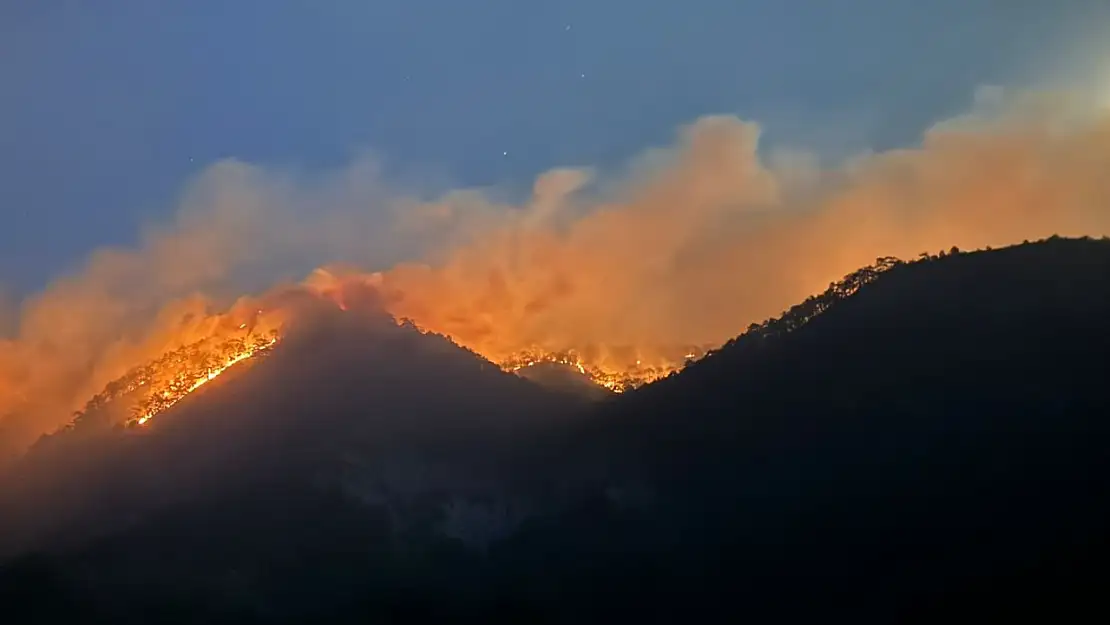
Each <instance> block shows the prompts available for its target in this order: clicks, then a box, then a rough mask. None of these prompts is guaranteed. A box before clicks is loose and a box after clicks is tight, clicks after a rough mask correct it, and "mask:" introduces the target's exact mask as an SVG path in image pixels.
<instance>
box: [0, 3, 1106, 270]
mask: <svg viewBox="0 0 1110 625" xmlns="http://www.w3.org/2000/svg"><path fill="white" fill-rule="evenodd" d="M1099 5H1105V3H1104V2H1101V0H1058V1H1056V2H1041V1H1033V0H1017V1H1005V2H1003V1H1001V0H931V1H930V2H919V1H917V0H842V1H838V2H828V1H827V0H690V1H686V2H663V1H658V0H588V1H587V0H563V1H561V2H554V3H536V2H521V1H519V0H474V1H470V2H458V1H456V0H408V1H405V2H400V1H394V2H378V1H375V2H366V1H363V0H329V1H328V2H294V1H286V0H239V1H236V2H225V1H223V0H189V1H188V2H185V1H182V2H158V3H151V2H145V1H142V0H109V1H107V2H71V1H67V0H45V1H43V2H22V1H13V2H3V3H0V210H2V214H3V217H4V223H3V227H2V228H0V284H6V285H7V287H8V289H9V291H11V290H15V291H23V292H25V291H27V290H34V289H37V288H38V287H41V285H42V284H43V283H44V282H45V281H47V280H48V279H49V278H50V277H52V276H54V275H56V274H57V273H58V272H59V271H60V270H62V269H63V268H69V267H72V266H74V265H76V264H78V263H79V262H80V261H81V260H82V259H83V258H84V256H85V255H86V254H87V253H88V252H89V251H91V250H92V249H94V248H96V247H99V246H101V245H105V244H126V243H132V242H134V241H135V239H136V233H137V231H138V227H139V225H140V224H141V223H143V222H147V221H152V220H157V219H160V218H165V217H167V216H168V215H169V214H171V213H172V211H173V210H174V208H175V206H176V203H177V202H176V198H177V195H178V193H179V192H180V190H181V188H182V186H183V185H184V183H185V181H186V180H187V179H188V178H189V177H190V176H192V175H194V174H196V173H197V172H198V171H200V170H202V169H203V168H204V167H206V166H207V165H209V164H211V163H212V162H214V161H216V160H219V159H223V158H227V157H235V158H239V159H242V160H245V161H248V162H251V163H255V164H261V165H266V166H281V167H290V168H296V169H298V170H302V171H310V172H311V171H318V170H322V169H323V170H326V169H330V168H334V167H337V166H340V165H342V164H344V163H345V162H347V161H348V160H349V159H350V158H351V157H352V155H354V154H357V153H361V152H362V151H364V150H367V149H373V150H375V151H378V152H379V153H380V154H382V155H383V156H384V157H385V158H386V163H387V165H388V166H389V167H390V168H391V170H393V171H396V172H402V173H405V174H407V175H406V176H405V178H406V180H409V181H416V182H417V183H418V185H420V186H427V185H433V184H435V185H439V186H448V185H450V186H470V185H475V184H479V185H486V184H490V183H502V184H507V185H516V186H525V185H527V184H529V183H530V180H531V178H532V177H533V176H534V175H535V174H536V173H537V172H540V171H543V170H546V169H548V168H550V167H552V166H556V165H567V164H570V165H578V164H589V165H612V164H613V163H615V162H619V161H621V160H623V159H625V158H627V157H629V156H631V155H633V154H635V153H636V152H638V151H639V150H640V149H642V148H643V147H644V146H646V145H649V144H657V143H660V142H664V141H666V140H668V137H669V136H670V133H671V131H672V129H673V128H674V127H675V126H677V125H679V124H682V123H686V122H689V121H691V120H692V119H694V118H696V117H697V116H699V115H703V114H706V113H738V114H740V115H741V116H742V117H744V118H746V119H756V120H759V121H760V122H761V123H762V124H763V125H764V128H765V135H766V138H767V139H768V140H769V141H773V142H774V141H777V142H785V143H791V144H796V145H803V146H805V147H809V148H814V147H816V148H820V149H822V150H826V151H833V152H844V151H854V150H859V149H863V148H865V147H889V146H890V145H893V144H899V143H904V142H907V141H912V140H914V139H915V137H916V136H917V134H918V133H919V132H920V131H921V129H922V128H923V127H924V126H926V125H927V124H928V123H930V122H932V121H933V120H935V119H938V118H941V117H945V116H948V115H949V114H951V113H953V112H956V111H959V110H961V109H962V108H963V107H964V106H965V105H966V102H967V99H968V97H969V94H970V93H971V91H972V89H973V88H974V87H975V86H977V85H979V84H982V83H990V84H998V83H1012V82H1014V81H1022V80H1024V79H1026V78H1030V77H1033V78H1036V76H1034V74H1035V73H1036V72H1039V71H1043V70H1045V63H1046V62H1048V63H1052V62H1055V61H1056V60H1057V57H1058V54H1057V52H1060V51H1062V50H1063V51H1069V52H1070V50H1069V49H1068V46H1069V42H1071V41H1074V40H1076V39H1087V40H1091V39H1097V38H1098V36H1099V33H1098V29H1095V28H1091V25H1092V24H1097V23H1098V20H1097V19H1095V15H1096V12H1097V8H1098V6H1099ZM1102 13H1103V14H1105V13H1106V11H1105V10H1103V11H1102ZM1103 34H1105V33H1103ZM505 152H508V154H507V155H505V154H504V153H505ZM395 178H396V177H395Z"/></svg>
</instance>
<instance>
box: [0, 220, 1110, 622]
mask: <svg viewBox="0 0 1110 625" xmlns="http://www.w3.org/2000/svg"><path fill="white" fill-rule="evenodd" d="M1108 320H1110V242H1108V241H1105V240H1098V241H1096V240H1065V239H1058V238H1053V239H1050V240H1047V241H1042V242H1037V243H1029V244H1024V245H1018V246H1014V247H1010V248H1006V249H1001V250H992V251H982V252H971V253H965V252H959V251H958V250H948V251H946V252H944V253H943V254H938V255H933V256H927V257H926V258H923V259H919V260H916V261H914V262H903V261H899V260H897V259H878V260H877V261H876V264H875V265H874V266H872V267H866V268H861V269H860V270H859V271H857V272H854V273H853V274H852V275H850V276H847V277H846V278H845V279H844V280H841V281H839V282H836V283H834V284H832V285H831V286H830V288H829V290H828V291H826V292H825V293H824V294H821V295H819V296H815V297H813V298H810V299H808V300H807V301H806V302H803V303H800V304H799V305H798V306H795V307H794V308H792V309H791V310H789V311H787V312H786V313H784V315H783V316H782V317H780V318H778V319H774V320H768V321H767V322H764V323H761V324H753V325H752V326H751V327H750V328H749V329H748V331H747V332H745V333H744V334H742V335H740V336H739V337H737V338H736V339H734V340H733V341H730V342H729V343H728V344H727V345H725V346H723V347H722V348H721V349H719V350H716V351H715V352H713V353H711V354H710V355H709V356H707V357H706V358H704V359H702V360H700V361H698V362H696V363H694V364H692V365H691V366H689V367H687V368H686V369H685V370H684V371H682V372H681V373H678V374H675V375H672V376H670V377H668V378H666V379H664V380H661V381H659V382H656V383H654V384H651V385H648V386H646V387H644V388H642V389H639V390H636V391H633V392H628V393H625V394H623V395H621V396H619V397H613V398H611V399H608V400H606V401H604V402H593V401H584V400H582V399H580V398H577V397H576V396H575V395H573V394H566V393H555V392H551V391H547V390H544V389H543V388H541V387H539V386H537V385H535V384H532V383H530V382H529V381H527V380H523V379H521V378H519V377H517V376H513V375H510V374H505V373H503V372H501V371H499V370H498V369H497V368H496V367H494V366H492V365H490V364H489V363H486V362H485V361H483V360H482V359H480V358H478V357H477V356H475V355H473V354H470V353H469V352H466V351H464V350H460V349H459V348H457V347H455V346H454V345H453V344H451V343H450V342H449V341H447V340H446V339H442V338H440V337H435V336H433V335H424V334H420V333H419V332H417V331H415V330H413V329H411V328H397V327H396V326H395V325H393V324H392V323H388V322H387V323H381V324H377V323H375V322H374V321H372V320H363V319H362V318H360V317H357V316H352V315H343V314H339V313H335V314H334V315H333V316H325V317H324V318H322V319H320V320H318V322H317V323H314V324H311V325H310V326H307V327H306V328H305V329H304V330H303V331H302V332H301V333H298V334H297V335H296V336H291V337H290V338H289V339H288V340H286V341H283V343H282V344H281V345H280V346H279V347H278V348H275V349H274V350H273V353H272V354H271V355H270V356H268V357H267V358H265V359H261V360H260V361H258V362H257V363H256V364H253V365H252V366H250V367H248V368H244V369H243V370H242V371H241V372H240V373H239V374H237V376H234V377H231V378H229V379H228V380H227V381H226V382H224V383H222V384H214V385H213V387H212V388H211V389H206V390H205V391H204V393H198V394H197V396H196V397H192V398H189V399H188V400H185V401H182V402H181V403H180V404H179V405H177V406H175V407H174V408H173V409H172V410H171V411H169V412H167V413H165V414H163V415H160V416H159V420H160V421H162V422H161V423H159V426H160V427H157V428H151V429H150V430H149V432H144V433H142V434H140V435H139V436H133V435H124V433H120V432H117V433H113V434H106V435H104V436H103V437H102V438H95V439H89V438H83V437H82V438H78V437H74V438H73V440H72V442H71V443H66V442H65V441H64V440H59V441H57V442H56V443H52V444H51V445H49V446H47V447H48V448H44V449H43V450H42V451H41V452H40V455H39V456H38V458H37V460H35V461H34V462H33V463H32V464H30V465H28V468H26V469H25V470H26V471H27V473H26V474H25V475H24V477H25V478H26V479H24V480H22V481H21V482H20V483H21V484H22V486H21V487H20V488H21V489H22V492H21V493H18V495H19V499H17V500H19V501H21V502H32V503H30V504H28V503H23V505H25V506H26V507H27V509H28V510H29V511H30V512H29V513H28V514H26V515H23V518H22V525H21V524H20V523H18V522H13V524H14V526H16V527H22V528H27V527H31V526H32V523H31V522H32V521H35V522H38V521H39V520H41V519H42V518H43V515H42V512H43V511H44V510H49V511H50V512H51V518H54V517H59V518H61V519H63V520H65V521H66V522H62V521H57V522H56V523H55V524H54V525H53V526H52V527H53V532H52V533H48V534H43V533H41V532H40V533H38V534H35V536H36V537H37V538H38V539H39V542H38V543H37V544H39V545H40V546H42V547H44V548H45V549H44V550H40V552H39V553H38V554H37V555H34V554H32V555H25V556H23V557H22V558H20V559H17V560H13V561H11V562H10V563H9V565H8V566H7V568H5V569H3V570H2V571H0V604H3V605H7V606H11V608H10V611H9V612H8V613H7V614H11V615H14V616H16V617H18V618H16V620H15V621H13V622H31V619H33V618H34V617H41V618H42V619H49V618H55V619H73V618H76V617H77V616H80V617H81V618H83V619H87V620H95V619H96V618H100V617H103V618H104V619H107V620H111V621H112V622H131V621H134V622H149V621H158V622H168V621H170V620H172V619H177V621H178V622H199V621H201V620H204V621H206V622H210V621H212V620H218V619H225V620H229V621H235V622H248V621H250V622H275V623H276V622H325V621H326V622H366V621H367V620H370V621H381V622H427V621H428V620H429V619H437V620H445V619H450V620H453V621H459V620H463V621H467V620H468V619H469V620H473V621H475V622H491V621H498V622H575V623H580V622H675V621H679V620H689V621H695V622H703V621H707V620H715V619H713V617H714V616H716V617H718V618H719V619H720V620H726V621H729V622H736V621H739V620H748V621H754V622H783V621H784V620H790V619H795V618H796V619H805V620H815V619H821V620H846V619H848V618H854V619H855V620H860V619H872V620H875V621H878V622H905V621H914V620H930V619H932V618H939V617H948V618H951V617H953V616H955V615H959V616H961V617H964V618H966V617H970V616H972V615H973V614H974V615H975V616H986V617H988V618H991V617H993V620H997V619H1000V618H1006V617H1011V616H1013V615H1015V614H1016V615H1022V616H1026V617H1028V616H1031V615H1035V614H1036V612H1035V610H1036V609H1038V608H1040V609H1046V610H1048V611H1047V612H1046V614H1052V615H1053V617H1054V618H1059V617H1060V614H1061V612H1060V610H1061V609H1062V608H1061V606H1067V607H1071V608H1075V609H1078V607H1079V606H1083V607H1088V608H1090V607H1094V608H1098V607H1100V604H1099V602H1098V600H1099V598H1100V597H1101V595H1102V593H1103V589H1104V588H1105V583H1106V582H1107V581H1110V580H1108V579H1107V574H1106V573H1105V572H1104V571H1106V570H1107V569H1106V564H1107V563H1108V562H1110V558H1108V557H1107V556H1108V555H1110V554H1108V553H1107V549H1106V547H1107V544H1106V540H1105V538H1104V535H1105V529H1104V528H1105V527H1108V526H1110V510H1108V504H1107V503H1106V502H1107V494H1108V493H1110V488H1108V487H1110V460H1108V458H1110V455H1108V454H1107V452H1108V451H1110V427H1108V426H1107V422H1106V418H1107V416H1110V394H1108V392H1107V390H1106V376H1107V372H1108V371H1110V366H1108V365H1107V359H1108V357H1110V321H1108ZM36 463H37V464H36ZM46 469H50V470H49V471H46ZM12 496H16V494H12ZM36 498H37V500H36ZM63 503H64V504H65V505H63ZM58 511H63V512H64V514H63V513H59V512H58ZM18 520H19V519H17V521H18ZM34 527H38V525H34ZM74 527H82V528H83V530H84V531H83V532H81V533H75V532H74V531H73V528H74ZM28 535H31V534H28ZM122 585H128V587H129V588H132V589H133V590H131V591H128V592H126V593H121V592H119V591H118V588H121V587H123V586H122ZM4 591H7V593H8V594H7V595H6V596H3V592H4ZM1102 609H1103V610H1105V608H1102ZM47 622H49V621H47Z"/></svg>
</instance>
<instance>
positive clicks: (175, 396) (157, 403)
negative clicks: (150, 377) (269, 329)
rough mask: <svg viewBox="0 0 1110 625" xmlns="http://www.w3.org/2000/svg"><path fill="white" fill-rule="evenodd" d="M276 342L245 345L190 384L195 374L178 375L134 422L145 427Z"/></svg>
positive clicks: (274, 340)
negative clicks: (158, 416) (191, 394)
mask: <svg viewBox="0 0 1110 625" xmlns="http://www.w3.org/2000/svg"><path fill="white" fill-rule="evenodd" d="M277 342H278V338H277V337H276V336H275V337H271V338H270V339H269V340H267V341H259V342H254V343H250V344H245V345H244V346H243V351H240V352H238V353H233V354H232V355H231V356H229V357H227V358H226V360H224V361H223V362H218V363H217V364H215V365H213V366H210V367H209V368H208V369H207V370H204V371H201V372H200V374H199V375H197V376H196V377H193V378H192V383H189V382H188V380H189V378H190V377H192V376H194V375H196V374H195V373H190V372H188V371H184V372H182V373H180V374H178V375H177V376H175V377H174V378H173V379H172V382H171V384H170V385H169V388H168V390H165V391H162V392H161V393H156V394H155V395H154V396H153V397H152V399H153V400H154V401H152V402H148V405H149V406H150V407H149V408H147V409H146V412H144V413H143V414H142V416H140V417H139V418H137V419H134V422H135V423H137V424H138V425H146V424H147V423H148V422H149V421H150V420H151V419H152V418H154V416H155V415H157V414H158V413H160V412H162V411H164V410H166V409H168V408H170V407H172V406H173V405H174V404H176V403H177V402H179V401H181V400H182V399H184V398H185V396H186V395H188V394H189V393H192V392H193V391H195V390H197V389H198V388H200V387H202V386H204V385H205V384H207V383H208V382H210V381H212V380H215V379H216V378H217V377H218V376H219V375H220V374H221V373H223V372H224V371H227V370H228V369H229V368H231V367H232V366H234V365H235V364H237V363H240V362H242V361H244V360H246V359H248V358H250V357H252V356H255V355H256V354H258V353H259V352H262V351H265V350H268V349H270V348H271V347H273V346H274V345H276V344H277Z"/></svg>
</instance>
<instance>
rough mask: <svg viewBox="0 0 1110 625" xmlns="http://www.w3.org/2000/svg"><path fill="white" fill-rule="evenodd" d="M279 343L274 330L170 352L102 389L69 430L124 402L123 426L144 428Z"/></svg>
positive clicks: (214, 339) (74, 420) (209, 341)
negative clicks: (126, 401)
mask: <svg viewBox="0 0 1110 625" xmlns="http://www.w3.org/2000/svg"><path fill="white" fill-rule="evenodd" d="M245 327H246V326H245V324H244V326H241V327H240V328H239V329H240V330H243V329H245ZM278 340H279V334H278V332H277V330H271V331H270V332H268V333H265V334H261V335H252V334H249V333H248V334H246V335H245V336H233V337H230V338H210V339H206V340H202V341H199V342H196V343H193V344H191V345H186V346H184V347H181V348H179V349H176V350H173V351H171V352H169V353H167V354H165V355H164V356H162V357H161V358H159V359H157V360H155V361H153V362H150V363H148V364H146V365H144V366H141V367H137V368H135V369H132V370H131V371H130V372H128V373H127V375H125V376H123V377H122V378H120V379H118V380H116V381H115V382H112V383H111V384H109V385H108V386H107V387H105V389H104V390H103V391H102V392H100V393H99V394H97V395H96V396H95V397H93V398H92V399H91V400H89V402H88V403H86V404H85V408H84V409H83V410H81V411H80V412H78V413H77V414H76V415H75V418H74V419H73V422H72V423H71V427H72V426H74V425H77V424H79V423H80V422H81V421H82V420H84V419H85V418H87V417H88V416H89V415H90V414H94V413H96V412H98V411H100V410H101V409H103V408H105V407H106V406H107V405H108V404H109V403H111V402H114V401H116V400H119V399H122V398H125V397H126V398H129V403H130V404H131V405H130V413H131V416H130V417H129V418H128V419H127V423H128V424H134V425H146V424H147V423H149V422H150V420H151V419H153V418H154V417H155V416H157V415H158V414H159V413H161V412H163V411H165V410H167V409H168V408H170V407H171V406H173V405H174V404H176V403H178V402H179V401H181V400H182V399H184V398H185V396H187V395H188V394H189V393H192V392H193V391H195V390H197V389H198V388H200V387H201V386H204V385H205V384H207V383H208V382H210V381H212V380H214V379H216V378H217V377H219V375H220V374H222V373H223V372H224V371H226V370H227V369H229V368H230V367H232V366H234V365H235V364H237V363H240V362H242V361H244V360H247V359H248V358H251V357H252V356H256V355H258V354H260V353H262V352H265V351H267V350H269V349H271V348H272V347H273V346H274V345H276V344H277V343H278Z"/></svg>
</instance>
